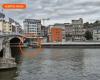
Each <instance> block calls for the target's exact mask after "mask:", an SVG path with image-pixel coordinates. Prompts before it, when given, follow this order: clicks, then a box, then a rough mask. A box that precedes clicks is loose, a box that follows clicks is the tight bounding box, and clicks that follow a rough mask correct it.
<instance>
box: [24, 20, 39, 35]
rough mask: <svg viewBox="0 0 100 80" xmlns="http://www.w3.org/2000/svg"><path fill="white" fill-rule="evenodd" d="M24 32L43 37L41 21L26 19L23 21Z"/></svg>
mask: <svg viewBox="0 0 100 80" xmlns="http://www.w3.org/2000/svg"><path fill="white" fill-rule="evenodd" d="M23 24H24V32H25V33H26V34H27V33H33V34H34V35H36V36H41V20H36V19H25V20H24V21H23Z"/></svg>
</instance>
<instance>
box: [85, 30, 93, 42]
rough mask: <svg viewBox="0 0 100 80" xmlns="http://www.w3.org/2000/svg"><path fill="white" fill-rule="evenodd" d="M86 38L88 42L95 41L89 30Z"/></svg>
mask: <svg viewBox="0 0 100 80" xmlns="http://www.w3.org/2000/svg"><path fill="white" fill-rule="evenodd" d="M84 36H85V38H86V40H92V39H93V35H92V33H91V32H90V31H88V30H87V31H86V32H85V35H84Z"/></svg>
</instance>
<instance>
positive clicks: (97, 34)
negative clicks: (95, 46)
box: [93, 26, 100, 41]
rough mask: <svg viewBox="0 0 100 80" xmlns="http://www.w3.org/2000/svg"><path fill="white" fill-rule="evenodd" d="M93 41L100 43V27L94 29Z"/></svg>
mask: <svg viewBox="0 0 100 80" xmlns="http://www.w3.org/2000/svg"><path fill="white" fill-rule="evenodd" d="M93 40H94V41H100V26H99V27H97V28H95V29H93Z"/></svg>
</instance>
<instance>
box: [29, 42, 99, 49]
mask: <svg viewBox="0 0 100 80" xmlns="http://www.w3.org/2000/svg"><path fill="white" fill-rule="evenodd" d="M31 46H32V47H33V48H37V47H41V48H100V42H57V43H52V42H49V43H41V44H40V45H37V44H33V45H31Z"/></svg>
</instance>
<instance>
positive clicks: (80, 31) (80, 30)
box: [72, 18, 85, 41]
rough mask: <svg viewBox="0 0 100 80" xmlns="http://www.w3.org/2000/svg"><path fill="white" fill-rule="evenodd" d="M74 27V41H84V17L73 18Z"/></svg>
mask: <svg viewBox="0 0 100 80" xmlns="http://www.w3.org/2000/svg"><path fill="white" fill-rule="evenodd" d="M72 27H73V32H72V41H74V40H78V41H84V40H85V37H84V33H85V30H84V26H83V19H82V18H80V19H79V20H72Z"/></svg>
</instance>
